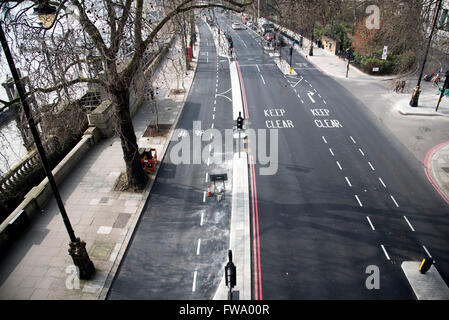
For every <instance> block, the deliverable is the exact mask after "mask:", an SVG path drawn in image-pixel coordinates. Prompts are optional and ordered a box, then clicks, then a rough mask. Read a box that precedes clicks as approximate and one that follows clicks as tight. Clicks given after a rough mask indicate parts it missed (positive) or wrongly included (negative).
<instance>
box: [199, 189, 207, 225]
mask: <svg viewBox="0 0 449 320" xmlns="http://www.w3.org/2000/svg"><path fill="white" fill-rule="evenodd" d="M204 196H206V191H204ZM203 221H204V212H201V219H200V227H202V226H203Z"/></svg>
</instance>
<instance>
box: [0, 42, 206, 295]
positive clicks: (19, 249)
mask: <svg viewBox="0 0 449 320" xmlns="http://www.w3.org/2000/svg"><path fill="white" fill-rule="evenodd" d="M181 52H182V51H181V50H180V45H179V41H177V42H176V45H175V46H174V47H172V48H171V50H170V52H169V53H168V57H166V58H165V59H164V60H163V62H162V63H161V66H160V68H159V69H158V71H156V73H155V76H154V79H153V86H154V87H161V88H162V87H163V88H166V90H161V91H160V92H159V93H158V94H157V95H156V103H157V105H158V109H159V123H160V124H163V123H165V124H171V125H173V126H172V129H171V130H170V131H169V132H166V133H165V135H164V136H160V137H149V138H147V137H144V133H145V131H146V129H147V126H148V124H149V123H151V122H152V121H154V119H155V116H156V115H155V113H154V111H153V109H152V108H151V106H150V104H149V103H148V102H145V103H144V105H142V106H141V108H140V109H139V111H138V112H137V114H136V115H135V117H134V119H133V123H134V128H135V132H136V136H137V138H138V142H139V145H140V146H143V147H145V146H152V147H156V149H157V151H158V159H159V160H162V159H163V157H164V153H165V150H166V148H167V146H168V143H169V142H170V136H171V134H172V130H173V127H174V124H175V122H176V121H177V118H178V117H179V115H180V113H181V110H182V107H183V103H184V100H185V97H186V96H187V94H188V91H189V87H190V85H191V83H192V81H193V76H194V74H195V68H196V61H197V59H194V61H193V63H192V67H193V70H191V71H188V72H187V73H186V72H182V73H181V74H184V75H185V76H184V78H182V79H176V74H177V72H166V70H167V68H168V69H173V68H175V69H179V68H180V66H179V64H178V58H179V57H180V56H181ZM194 57H195V58H197V57H198V46H195V47H194ZM173 61H175V63H173ZM174 71H176V70H174ZM180 80H181V81H182V85H183V86H184V87H185V88H186V90H185V91H184V92H182V93H181V94H174V91H172V90H173V89H178V85H180V84H181V83H180ZM121 172H124V162H123V154H122V148H121V143H120V139H119V138H118V137H116V136H115V137H112V138H109V139H105V140H102V141H100V142H99V143H98V145H97V146H96V147H94V149H93V150H91V151H90V152H89V153H88V154H87V156H86V157H85V158H84V159H82V160H81V161H80V162H79V164H78V165H77V166H76V168H75V169H74V170H73V172H72V173H71V174H70V175H69V176H68V178H67V179H65V181H64V182H63V183H61V185H60V186H59V189H60V193H61V197H62V199H63V201H64V205H65V208H66V210H67V212H68V215H69V218H70V220H71V223H72V225H73V229H74V230H75V233H76V235H77V236H78V237H80V238H81V239H82V240H84V241H85V242H86V243H87V250H88V253H89V256H90V258H91V259H92V261H93V262H94V265H95V269H96V273H95V275H94V276H93V278H92V279H91V280H89V281H84V280H81V281H79V280H77V277H76V276H75V268H74V266H73V261H72V259H71V258H70V256H69V255H68V252H67V249H68V243H69V238H68V235H67V232H66V230H65V228H64V225H63V221H62V219H61V217H60V216H59V215H58V208H57V206H56V203H55V201H54V200H51V201H50V202H49V203H48V204H47V205H46V206H45V207H44V208H42V211H41V213H40V215H38V217H36V218H35V219H34V221H32V223H31V225H30V227H29V228H28V229H27V231H25V232H24V233H23V235H22V236H21V237H20V238H19V239H17V240H16V241H15V242H14V243H12V244H11V246H10V247H9V248H8V250H7V251H6V252H4V254H3V255H2V258H1V261H0V299H20V300H27V299H38V300H46V299H57V300H59V299H61V300H68V299H75V300H79V299H87V300H92V299H104V297H105V296H106V293H107V291H108V288H109V285H110V283H111V281H112V279H113V277H114V274H115V272H116V271H117V267H118V265H119V263H120V260H121V258H122V256H123V253H124V251H125V249H126V247H127V244H128V242H129V241H130V238H131V235H132V233H133V230H134V228H135V226H136V223H137V220H138V218H139V216H140V213H141V212H142V209H143V207H144V204H145V202H146V199H147V197H148V194H149V192H150V190H151V187H152V185H153V182H154V178H155V174H154V175H152V176H151V182H150V183H149V185H148V186H147V188H146V189H145V190H144V191H143V192H142V193H130V192H122V191H117V190H115V185H116V183H117V180H118V177H119V176H120V174H121Z"/></svg>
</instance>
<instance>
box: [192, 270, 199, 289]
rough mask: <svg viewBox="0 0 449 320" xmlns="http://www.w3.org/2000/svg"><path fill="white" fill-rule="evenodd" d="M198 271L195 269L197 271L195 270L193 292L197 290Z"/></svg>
mask: <svg viewBox="0 0 449 320" xmlns="http://www.w3.org/2000/svg"><path fill="white" fill-rule="evenodd" d="M197 274H198V272H197V271H196V270H195V272H193V284H192V292H195V290H196V277H197Z"/></svg>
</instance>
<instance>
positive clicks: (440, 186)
mask: <svg viewBox="0 0 449 320" xmlns="http://www.w3.org/2000/svg"><path fill="white" fill-rule="evenodd" d="M424 170H425V173H426V176H427V179H428V180H429V182H430V183H431V184H432V186H433V187H434V188H435V190H436V191H437V192H438V194H439V195H440V196H441V197H442V198H443V199H444V201H446V203H447V204H449V141H446V142H443V143H440V144H438V145H436V146H435V147H433V148H432V149H430V150H429V152H428V153H427V156H426V158H425V159H424Z"/></svg>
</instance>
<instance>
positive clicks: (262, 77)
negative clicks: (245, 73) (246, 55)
mask: <svg viewBox="0 0 449 320" xmlns="http://www.w3.org/2000/svg"><path fill="white" fill-rule="evenodd" d="M260 77H261V78H262V81H263V84H266V83H265V79H264V78H263V76H262V75H260Z"/></svg>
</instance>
